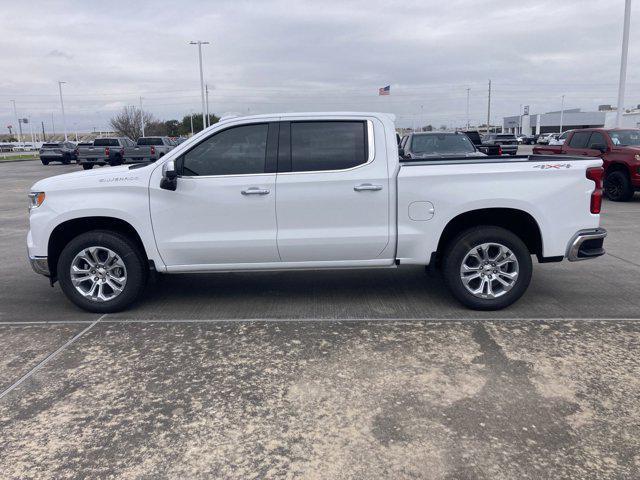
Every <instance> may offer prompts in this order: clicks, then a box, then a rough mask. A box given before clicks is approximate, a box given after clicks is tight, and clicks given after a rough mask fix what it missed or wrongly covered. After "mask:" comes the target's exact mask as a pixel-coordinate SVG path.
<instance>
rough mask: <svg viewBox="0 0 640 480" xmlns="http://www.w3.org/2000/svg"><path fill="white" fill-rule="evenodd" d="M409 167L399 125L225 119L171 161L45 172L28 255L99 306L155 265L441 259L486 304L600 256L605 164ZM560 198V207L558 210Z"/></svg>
mask: <svg viewBox="0 0 640 480" xmlns="http://www.w3.org/2000/svg"><path fill="white" fill-rule="evenodd" d="M557 163H558V162H556V161H554V160H553V159H549V157H539V156H530V157H528V158H527V157H522V158H518V159H513V160H512V161H505V160H503V159H496V158H491V157H480V158H468V159H459V158H458V159H446V158H443V159H442V160H440V161H434V160H432V159H429V160H424V159H408V160H404V161H400V159H399V155H398V146H397V143H396V136H395V125H394V123H393V118H392V117H391V116H389V115H386V114H379V113H335V114H329V113H306V114H304V113H295V114H294V113H292V114H287V113H284V114H273V115H257V116H252V117H244V118H242V117H236V118H232V119H228V120H225V121H220V122H218V123H217V124H216V125H214V126H212V127H211V128H208V129H206V130H204V131H202V132H200V133H199V134H197V135H195V136H194V137H193V138H191V139H189V140H188V141H186V142H185V143H183V144H182V145H180V147H178V148H176V149H174V150H172V151H171V152H169V153H168V154H167V155H165V156H164V157H163V158H162V159H161V160H159V161H157V162H155V163H150V164H146V163H145V164H137V165H122V166H120V167H115V168H111V169H101V170H99V171H92V172H74V173H72V174H67V175H61V176H56V177H50V178H47V179H44V180H40V181H38V182H36V183H35V184H34V185H33V186H32V188H31V193H30V194H29V198H30V215H29V219H30V230H29V233H28V236H27V247H28V253H29V257H30V260H31V263H32V266H33V268H34V270H35V271H36V272H38V273H41V274H44V275H47V276H49V278H50V281H51V282H52V283H53V282H55V281H58V282H59V283H60V286H61V288H62V291H63V292H64V293H65V294H66V295H67V297H68V298H69V299H70V300H71V301H72V302H74V303H75V304H76V305H78V306H80V307H81V308H84V309H86V310H89V311H93V312H103V313H104V312H114V311H117V310H121V309H124V308H125V307H127V306H128V305H130V304H131V303H132V302H133V301H135V300H136V299H137V298H139V297H140V295H141V294H142V291H143V288H144V285H145V281H146V279H147V277H148V276H149V272H150V270H151V271H156V272H160V273H171V274H175V273H181V272H185V273H186V272H216V271H218V272H228V271H260V270H292V269H293V270H295V269H327V268H365V267H366V268H373V267H379V268H395V267H398V266H404V265H434V266H437V267H439V268H441V270H442V274H443V278H444V281H445V283H446V285H447V286H448V287H449V289H450V291H451V292H452V293H453V295H454V297H455V298H457V299H458V300H459V301H460V302H462V303H463V304H464V305H466V306H468V307H470V308H475V309H481V310H492V309H499V308H503V307H506V306H507V305H510V304H511V303H513V302H514V301H516V300H517V299H518V298H520V297H521V296H522V295H523V294H524V292H525V290H526V289H527V287H528V285H529V282H530V279H531V275H532V258H531V257H532V255H536V256H537V258H538V260H539V261H540V262H553V261H561V260H563V259H565V258H567V259H569V260H570V261H576V260H586V259H590V258H594V257H597V256H600V255H603V254H604V250H603V241H604V238H605V236H606V232H605V231H604V230H603V229H601V228H599V223H600V215H599V213H600V200H601V192H602V190H601V183H602V160H601V159H599V158H590V157H573V156H565V157H563V158H562V163H563V165H567V166H568V167H570V168H565V169H563V170H558V169H556V168H555V165H557ZM559 206H561V208H559Z"/></svg>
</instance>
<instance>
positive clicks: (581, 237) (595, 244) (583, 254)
mask: <svg viewBox="0 0 640 480" xmlns="http://www.w3.org/2000/svg"><path fill="white" fill-rule="evenodd" d="M606 236H607V231H606V230H605V229H604V228H594V229H590V230H580V231H579V232H578V233H576V234H575V235H574V237H573V238H572V239H571V241H570V242H569V248H568V249H567V259H568V260H569V261H570V262H578V261H580V260H589V259H591V258H596V257H599V256H601V255H604V253H605V252H604V248H603V247H602V245H603V243H604V239H605V237H606Z"/></svg>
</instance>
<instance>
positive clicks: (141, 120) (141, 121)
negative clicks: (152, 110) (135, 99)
mask: <svg viewBox="0 0 640 480" xmlns="http://www.w3.org/2000/svg"><path fill="white" fill-rule="evenodd" d="M140 128H141V129H142V136H143V137H144V112H143V111H142V97H140Z"/></svg>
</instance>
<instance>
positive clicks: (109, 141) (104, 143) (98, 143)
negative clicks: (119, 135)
mask: <svg viewBox="0 0 640 480" xmlns="http://www.w3.org/2000/svg"><path fill="white" fill-rule="evenodd" d="M93 145H94V146H95V147H117V146H118V145H119V144H118V140H117V139H115V138H96V139H95V140H94V141H93Z"/></svg>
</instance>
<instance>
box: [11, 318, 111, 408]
mask: <svg viewBox="0 0 640 480" xmlns="http://www.w3.org/2000/svg"><path fill="white" fill-rule="evenodd" d="M106 316H107V314H106V313H105V314H104V315H102V316H101V317H100V318H98V319H97V320H94V321H93V322H92V323H91V325H89V326H88V327H87V328H85V329H84V330H82V331H81V332H80V333H78V334H76V335H75V336H74V337H72V338H70V339H69V340H67V342H66V343H65V344H64V345H62V346H61V347H60V348H58V349H57V350H56V351H54V352H53V353H50V354H49V355H47V357H45V358H44V360H42V361H41V362H40V363H38V365H36V366H35V367H33V368H32V369H31V370H29V371H28V372H27V373H25V374H24V375H23V376H22V377H20V378H19V379H18V380H17V381H16V382H14V383H13V384H12V385H10V386H9V387H7V388H6V389H5V390H4V391H3V392H2V393H0V400H2V399H3V398H4V397H5V396H7V395H8V394H9V393H11V392H12V391H13V390H15V389H16V388H18V387H19V386H20V385H21V384H22V383H24V382H25V381H26V380H27V379H29V378H30V377H31V376H32V375H33V374H34V373H36V372H37V371H38V370H40V369H41V368H42V367H44V366H45V365H46V364H47V363H49V361H51V360H53V359H54V358H55V357H57V356H58V355H59V354H60V353H61V352H62V351H63V350H65V349H66V348H67V347H69V346H70V345H71V344H72V343H73V342H75V341H76V340H78V339H79V338H80V337H82V336H83V335H84V334H85V333H87V332H88V331H89V330H91V329H92V328H93V327H94V326H95V325H96V324H98V322H100V320H102V319H103V318H105V317H106Z"/></svg>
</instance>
